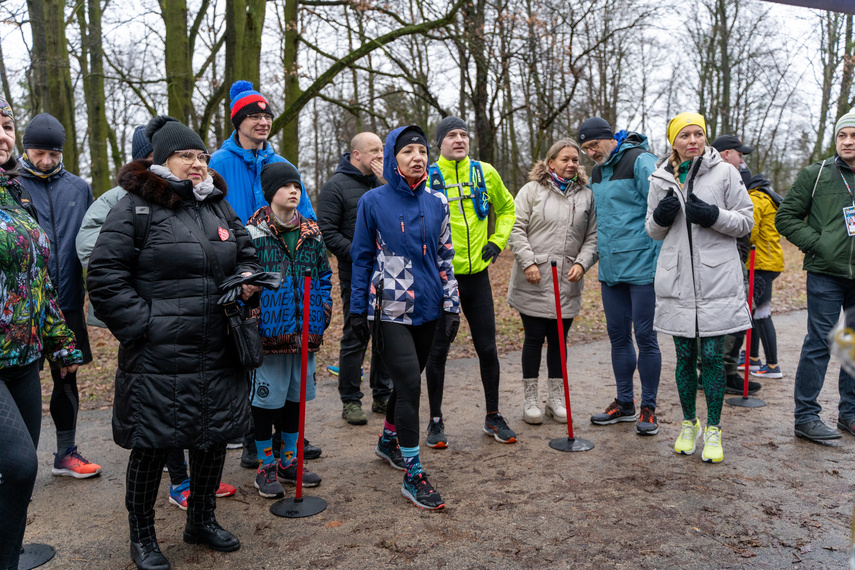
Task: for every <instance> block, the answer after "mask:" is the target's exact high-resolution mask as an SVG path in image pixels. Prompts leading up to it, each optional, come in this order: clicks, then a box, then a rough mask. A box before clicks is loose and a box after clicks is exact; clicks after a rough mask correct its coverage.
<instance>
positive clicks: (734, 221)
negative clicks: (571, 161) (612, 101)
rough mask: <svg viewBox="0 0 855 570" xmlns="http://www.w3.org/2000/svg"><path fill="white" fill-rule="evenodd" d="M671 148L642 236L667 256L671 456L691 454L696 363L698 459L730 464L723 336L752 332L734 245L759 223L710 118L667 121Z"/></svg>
mask: <svg viewBox="0 0 855 570" xmlns="http://www.w3.org/2000/svg"><path fill="white" fill-rule="evenodd" d="M668 142H669V143H671V146H672V150H671V153H670V155H669V156H668V157H666V158H663V159H660V160H659V162H657V164H656V171H654V173H653V174H652V175H651V176H650V193H649V194H648V197H647V217H646V219H645V229H646V230H647V233H648V234H649V235H650V237H652V238H653V239H656V240H662V250H661V251H660V253H659V260H658V261H657V264H656V277H655V281H654V289H655V291H656V311H655V316H654V318H653V328H654V329H655V330H656V331H658V332H663V333H666V334H669V335H671V336H673V337H674V345H675V346H676V349H677V369H676V381H677V390H678V392H679V394H680V405H681V406H682V408H683V420H684V421H683V425H682V428H681V431H680V435H679V437H678V438H677V442H676V444H675V445H674V451H675V452H677V453H679V454H681V455H691V454H692V453H694V452H695V442H696V441H697V439H698V438H699V437H700V433H701V423H700V421H699V420H698V418H697V414H696V411H695V400H696V397H697V389H698V361H699V360H700V370H701V379H702V381H703V386H704V396H705V397H706V401H707V427H706V430H704V451H703V454H702V459H703V460H704V461H705V462H708V463H718V462H720V461H722V459H724V451H723V449H722V444H721V426H720V421H721V408H722V404H723V402H724V388H725V376H724V365H723V363H722V352H723V349H724V336H725V335H726V334H729V333H733V332H737V331H742V330H745V329H748V328H749V327H750V326H751V317H750V315H749V314H748V305H747V301H746V297H745V287H744V285H743V281H742V268H741V261H740V259H739V252H738V251H737V249H736V238H738V237H741V236H744V235H746V234H747V233H748V232H750V231H751V228H752V226H753V225H754V218H753V216H752V207H751V199H750V198H749V196H748V192H747V191H746V190H745V185H744V184H743V183H742V179H741V178H740V176H739V172H738V171H737V170H736V169H735V168H732V167H731V166H730V165H729V164H727V163H726V162H724V160H722V158H721V156H720V155H719V153H718V151H717V150H715V149H714V148H713V147H712V146H708V145H707V137H706V125H705V122H704V118H703V117H702V116H701V115H699V114H697V113H682V114H680V115H677V116H676V117H674V118H673V119H672V120H671V122H670V123H669V124H668Z"/></svg>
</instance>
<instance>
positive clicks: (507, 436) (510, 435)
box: [484, 413, 517, 443]
mask: <svg viewBox="0 0 855 570" xmlns="http://www.w3.org/2000/svg"><path fill="white" fill-rule="evenodd" d="M484 433H486V434H487V435H492V436H493V437H495V438H496V441H498V442H501V443H516V441H517V433H516V432H515V431H514V430H512V429H511V428H509V427H508V423H507V422H506V421H505V418H504V417H502V414H499V413H497V414H496V415H494V416H487V418H486V419H485V420H484Z"/></svg>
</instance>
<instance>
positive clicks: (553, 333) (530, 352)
mask: <svg viewBox="0 0 855 570" xmlns="http://www.w3.org/2000/svg"><path fill="white" fill-rule="evenodd" d="M520 318H521V319H522V323H523V329H524V330H525V340H524V341H523V349H522V374H523V378H537V377H538V375H539V373H540V359H541V354H543V341H544V339H546V370H547V373H548V377H549V378H563V377H564V374H563V371H562V369H561V345H560V343H559V341H558V319H544V318H542V317H532V316H531V315H524V314H522V313H520ZM561 320H562V321H563V325H564V346H565V348H566V347H567V331H569V330H570V325H572V324H573V319H561Z"/></svg>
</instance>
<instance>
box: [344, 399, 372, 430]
mask: <svg viewBox="0 0 855 570" xmlns="http://www.w3.org/2000/svg"><path fill="white" fill-rule="evenodd" d="M341 417H342V418H344V419H345V421H347V423H349V424H350V425H353V426H364V425H365V424H367V423H368V416H366V415H365V412H363V411H362V404H360V403H359V402H344V404H342V408H341Z"/></svg>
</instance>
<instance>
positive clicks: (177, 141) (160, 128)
mask: <svg viewBox="0 0 855 570" xmlns="http://www.w3.org/2000/svg"><path fill="white" fill-rule="evenodd" d="M145 136H146V137H148V140H149V141H151V146H152V149H154V157H153V161H154V164H165V163H166V161H167V159H168V158H169V157H170V156H172V153H173V152H175V151H176V150H187V149H192V150H201V151H205V150H207V149H206V148H205V143H204V142H202V137H200V136H199V135H198V134H197V133H196V131H194V130H193V129H191V128H190V127H186V126H184V125H182V124H181V123H180V122H179V121H178V119H174V118H172V117H169V116H167V115H158V116H156V117H155V118H153V119H152V120H150V121H149V122H148V124H147V125H146V127H145Z"/></svg>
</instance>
